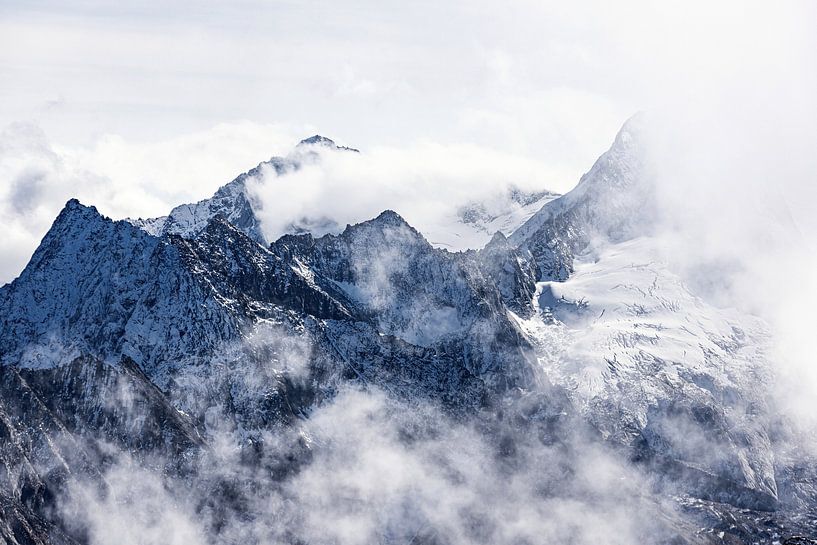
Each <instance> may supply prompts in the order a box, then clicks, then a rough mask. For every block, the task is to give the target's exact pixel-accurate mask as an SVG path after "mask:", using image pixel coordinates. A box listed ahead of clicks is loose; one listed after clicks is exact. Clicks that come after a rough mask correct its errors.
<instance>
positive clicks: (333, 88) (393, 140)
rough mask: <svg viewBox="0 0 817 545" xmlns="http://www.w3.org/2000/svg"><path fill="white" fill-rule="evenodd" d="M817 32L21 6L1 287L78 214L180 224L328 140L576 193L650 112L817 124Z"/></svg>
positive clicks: (512, 13)
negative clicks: (450, 153) (190, 212)
mask: <svg viewBox="0 0 817 545" xmlns="http://www.w3.org/2000/svg"><path fill="white" fill-rule="evenodd" d="M124 4H127V5H124ZM815 21H817V9H816V8H815V3H813V2H809V1H806V0H803V1H782V2H773V3H772V2H756V1H738V0H726V1H721V2H696V1H692V2H690V1H666V2H653V1H647V0H644V1H624V2H608V1H602V0H597V1H583V2H582V1H579V2H565V1H532V0H531V1H527V0H515V1H513V0H512V1H506V2H484V1H468V2H440V1H422V0H421V1H415V2H404V1H400V2H396V1H395V2H393V1H371V2H368V1H367V2H363V1H344V2H337V1H332V2H330V1H304V2H301V1H299V2H296V1H256V0H240V1H232V2H215V1H212V2H193V1H188V0H181V1H175V2H174V1H167V0H139V1H131V2H108V1H102V0H86V1H54V0H43V1H36V0H29V1H26V0H5V1H4V2H2V3H0V131H2V134H0V220H2V222H3V224H4V226H5V227H6V233H7V234H6V237H5V239H4V241H2V242H0V250H2V251H3V254H4V256H6V257H5V258H4V260H3V263H2V267H0V269H2V270H0V282H2V281H4V280H8V279H9V278H10V277H11V276H13V275H14V274H16V272H19V269H20V268H21V267H22V265H23V264H24V263H25V261H26V260H27V258H28V256H30V254H31V251H33V249H34V247H35V246H36V243H37V241H38V240H39V238H40V237H41V236H42V234H43V233H44V232H45V230H46V229H47V227H48V225H49V224H50V221H51V220H52V219H53V217H54V215H56V213H57V212H58V211H59V209H60V207H61V206H62V204H63V203H64V202H65V200H66V199H67V198H69V197H72V196H78V197H79V198H80V199H81V200H83V201H84V202H88V203H89V204H96V205H98V207H99V208H100V210H101V211H102V212H104V213H106V214H108V215H111V216H113V217H124V216H128V215H133V216H150V215H160V214H163V213H166V212H167V210H168V209H169V207H170V206H172V205H174V204H178V203H181V202H186V201H191V200H196V199H200V198H203V197H206V196H207V195H208V194H210V193H212V191H213V190H214V189H215V188H216V187H218V186H219V185H221V184H223V183H225V182H226V181H229V180H230V179H231V178H232V177H233V176H234V175H235V174H237V173H239V172H241V171H244V170H246V169H247V168H250V167H252V166H254V165H255V164H257V163H258V162H259V161H261V160H264V159H267V158H268V157H269V156H271V155H275V154H284V153H286V151H287V150H288V149H289V148H290V147H291V146H292V144H294V143H295V142H297V141H298V140H299V139H300V138H302V137H305V136H308V135H310V134H313V133H316V132H319V133H321V134H324V135H327V136H330V137H332V138H334V139H336V140H338V141H340V142H341V143H344V144H348V145H351V146H354V147H358V148H361V149H363V150H364V151H366V150H373V149H377V148H378V147H380V148H383V147H385V148H388V149H392V150H408V151H406V153H407V154H409V156H416V157H417V160H418V162H422V161H423V150H428V149H434V150H436V151H437V155H439V154H440V153H439V152H440V150H443V151H445V150H447V149H452V150H457V156H458V158H459V159H458V160H460V161H462V162H463V163H474V162H479V161H482V162H483V163H484V167H483V166H481V167H480V168H481V169H482V170H483V171H484V172H486V173H487V174H486V177H488V178H490V177H491V176H493V175H494V174H493V173H494V171H496V175H497V176H500V175H501V174H502V168H503V166H502V164H500V163H504V164H514V165H516V167H514V168H515V169H516V170H513V169H512V171H513V172H515V173H516V174H515V175H518V176H522V177H525V178H526V179H525V180H523V181H524V182H525V184H527V185H539V186H541V187H546V188H549V189H553V190H556V191H566V190H568V189H569V188H570V187H572V186H573V185H574V184H575V183H576V181H577V180H578V178H579V176H580V175H581V174H582V173H583V172H584V171H586V170H587V169H588V168H589V167H590V165H591V164H592V162H593V160H594V159H595V158H596V157H597V156H598V155H599V154H600V153H601V152H602V151H604V150H605V149H606V148H607V147H608V146H609V144H610V142H611V141H612V139H613V136H614V135H615V132H616V131H617V130H618V128H619V127H620V126H621V124H622V123H623V121H624V120H625V119H626V118H627V117H629V116H630V115H631V114H632V113H634V112H636V111H638V110H654V109H663V111H677V115H678V117H679V119H682V118H684V117H686V116H688V115H689V112H694V111H698V110H705V109H707V108H710V109H717V108H724V107H725V108H726V109H729V108H731V107H732V106H735V105H736V104H739V105H740V106H739V107H738V106H735V107H734V110H735V111H734V112H733V116H732V117H733V119H738V118H746V117H747V116H753V115H754V114H755V112H757V111H758V105H761V108H760V109H761V110H764V111H763V112H761V113H762V114H763V115H761V116H760V121H759V122H768V119H767V118H766V117H764V116H768V117H770V118H774V119H782V120H783V121H782V122H783V123H784V124H785V126H786V127H792V126H796V125H798V123H804V124H809V125H813V124H814V119H813V118H809V116H810V115H811V114H813V113H814V109H813V106H814V101H813V98H809V97H811V96H813V94H812V92H813V91H814V90H815V86H814V81H815V80H814V65H815V62H814V61H815V54H814V52H815V49H817V44H816V43H815V35H816V34H817V32H815ZM770 82H774V83H773V84H772V83H770ZM746 96H748V97H749V98H748V99H745V97H746ZM766 106H769V107H768V108H766ZM795 132H797V131H795ZM798 134H800V136H802V137H803V138H800V140H803V141H805V140H807V138H805V137H806V136H810V135H812V134H813V133H811V132H808V131H806V132H800V133H798ZM809 149H810V148H809V147H803V149H802V150H794V151H796V152H797V153H799V154H800V155H801V156H803V155H804V154H808V150H809ZM794 151H793V152H794ZM412 154H413V155H412ZM486 157H488V158H490V161H493V162H491V163H489V162H488V159H486ZM483 163H478V164H483ZM520 165H521V166H520ZM520 173H523V174H520ZM429 175H433V172H432V173H431V174H429ZM466 182H467V180H466ZM795 200H798V199H795ZM395 207H397V206H396V205H395ZM801 207H802V204H801Z"/></svg>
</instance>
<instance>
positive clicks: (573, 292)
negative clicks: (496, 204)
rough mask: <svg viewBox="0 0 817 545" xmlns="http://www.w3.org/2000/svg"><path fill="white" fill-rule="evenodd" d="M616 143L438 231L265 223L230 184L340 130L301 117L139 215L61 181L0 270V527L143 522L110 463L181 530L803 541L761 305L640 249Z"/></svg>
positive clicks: (82, 529) (637, 204)
mask: <svg viewBox="0 0 817 545" xmlns="http://www.w3.org/2000/svg"><path fill="white" fill-rule="evenodd" d="M643 146H644V144H643V142H641V141H640V139H639V133H638V121H637V120H636V121H631V122H629V123H628V124H627V125H626V126H625V127H624V128H623V129H622V131H621V132H620V133H619V135H618V136H617V137H616V140H615V142H614V144H613V146H612V147H611V149H610V150H609V151H608V152H606V153H605V154H604V155H602V157H601V158H599V160H598V161H597V162H596V164H595V165H594V166H593V168H592V169H591V170H590V171H589V172H588V173H587V174H586V175H585V176H584V177H583V178H582V180H581V181H580V183H579V185H578V186H577V187H576V189H574V190H573V191H571V192H570V193H568V194H567V195H565V196H563V197H560V198H557V199H555V200H550V199H551V198H552V195H551V196H550V197H549V198H548V199H545V202H546V203H545V204H544V206H543V207H542V208H541V210H540V211H539V212H537V213H536V214H534V215H533V216H532V217H530V219H528V220H527V221H526V223H524V225H521V226H518V229H516V230H515V231H514V232H513V233H512V234H511V235H510V236H509V237H505V236H504V235H503V234H502V233H501V232H498V233H497V234H496V235H495V236H494V238H493V239H492V240H491V241H490V243H489V244H488V245H487V246H486V247H485V248H484V249H482V250H480V251H468V252H463V253H451V252H447V251H445V250H440V249H437V248H435V247H433V246H432V245H431V244H430V243H429V242H428V241H427V240H426V239H425V238H424V237H423V235H421V234H420V233H419V232H418V231H417V230H415V229H414V228H413V227H411V226H410V225H409V224H408V223H406V222H405V221H404V220H403V219H402V218H401V217H400V216H399V215H398V214H397V213H396V212H393V211H385V212H383V213H382V214H380V215H379V216H378V217H376V218H374V219H372V220H369V221H366V222H363V223H360V224H357V225H351V226H348V227H347V228H346V229H345V230H343V231H342V232H339V233H338V234H329V235H323V236H318V237H316V236H313V235H312V234H310V233H309V232H305V233H300V234H290V235H285V236H283V237H281V238H279V239H278V240H275V241H267V240H266V239H265V238H264V235H263V232H262V229H261V223H260V221H259V220H258V217H257V216H256V210H257V206H259V204H258V203H254V202H253V200H252V197H251V196H250V195H249V194H248V193H247V189H246V185H245V182H246V180H247V179H249V178H251V177H253V176H257V175H258V173H259V172H260V169H262V168H263V169H272V170H274V171H275V172H276V173H278V174H283V173H285V172H286V171H288V170H291V169H297V168H300V166H299V165H301V164H303V163H304V162H306V161H319V160H320V156H319V154H318V153H317V152H315V151H314V150H315V149H316V148H319V149H324V148H326V149H330V150H331V151H332V152H343V153H355V152H357V150H353V149H351V148H342V147H338V146H336V145H335V144H334V142H332V141H331V140H329V139H327V138H325V137H321V136H314V137H311V138H308V139H306V140H304V141H302V142H301V143H300V144H299V145H298V147H297V148H296V149H295V150H294V151H293V152H292V154H290V155H289V156H288V157H286V158H274V159H272V160H271V161H269V162H268V163H265V164H262V165H263V166H262V165H259V167H258V168H256V169H254V170H251V171H249V172H248V173H246V174H243V175H241V176H239V177H238V178H236V180H234V181H232V182H230V183H229V184H227V185H225V186H224V187H222V188H221V189H220V190H219V191H218V192H217V193H216V194H215V195H214V196H213V197H212V198H211V199H207V200H205V201H201V202H199V203H196V204H193V205H181V206H179V207H176V208H175V209H174V210H173V211H172V212H171V213H170V214H169V215H168V216H166V217H163V218H157V219H152V220H133V221H112V220H110V219H108V218H106V217H104V216H102V215H101V214H99V213H98V212H97V211H96V209H94V208H93V207H88V206H84V205H82V204H80V203H79V202H77V201H75V200H72V201H69V202H68V203H67V204H66V206H65V208H64V210H63V211H62V212H61V213H60V215H59V216H58V217H57V219H56V220H55V221H54V224H53V226H52V228H51V230H50V231H49V232H48V234H47V235H46V236H45V238H44V239H43V241H42V243H41V245H40V247H39V248H38V249H37V251H36V252H35V254H34V255H33V257H32V259H31V262H30V263H29V265H28V266H27V267H26V269H25V270H24V271H23V273H22V274H21V275H20V277H19V278H18V279H16V280H15V281H14V282H12V283H10V284H8V285H6V286H3V287H2V288H0V363H2V366H0V390H2V395H0V436H1V437H2V438H3V443H2V451H0V469H1V470H2V471H0V520H2V524H0V538H2V539H4V540H5V541H6V542H8V543H75V542H76V543H109V542H114V541H111V537H110V535H109V534H107V533H105V529H106V528H107V526H105V524H103V523H102V521H100V520H98V517H95V516H94V515H93V513H92V511H93V509H102V510H103V511H105V510H106V509H109V510H111V512H112V513H114V515H115V513H118V511H116V509H114V507H113V506H116V505H118V506H122V505H124V506H126V512H128V513H129V514H131V515H133V517H135V519H134V520H136V521H137V522H135V523H134V526H133V527H131V528H130V531H132V532H137V533H140V532H141V533H142V534H141V535H143V536H144V539H145V540H146V541H145V542H153V541H152V540H153V538H151V537H150V535H152V534H151V533H150V531H149V529H150V528H160V527H162V526H161V524H160V522H161V520H163V519H162V517H161V516H159V515H156V514H154V515H151V516H147V515H145V516H142V515H141V514H144V513H143V511H142V510H141V509H142V508H143V507H144V508H145V509H147V511H145V512H148V513H152V511H150V509H151V507H150V505H151V504H150V501H151V498H150V497H148V498H147V499H145V498H143V499H142V500H141V503H140V502H139V500H138V498H137V499H134V498H133V497H132V495H129V494H127V493H123V492H121V491H118V489H117V483H119V482H120V480H118V477H119V476H121V475H122V467H123V463H124V462H123V460H125V459H126V460H128V463H127V464H125V465H126V466H127V467H129V468H132V467H136V468H138V472H137V473H136V474H138V475H142V477H139V478H137V477H134V478H137V479H141V480H142V481H144V482H152V481H151V479H156V480H159V481H160V482H161V483H162V485H161V486H160V487H159V488H160V489H161V490H162V493H161V494H158V495H157V496H156V498H154V499H153V500H152V501H154V502H155V505H162V504H161V501H164V500H167V499H168V498H170V499H169V500H167V501H169V502H170V504H172V505H173V506H174V509H180V510H181V511H180V512H182V513H188V511H189V513H188V514H189V515H190V520H191V521H193V522H191V523H190V524H192V525H193V526H192V528H193V529H192V530H191V532H193V534H191V535H194V536H195V539H193V538H191V540H192V541H195V542H203V543H204V542H213V543H218V542H242V543H246V542H259V543H260V542H288V543H323V542H333V543H357V542H367V540H368V541H371V540H372V539H374V537H372V536H379V537H377V539H378V540H379V542H382V543H474V542H486V543H525V542H539V541H537V540H541V542H565V541H569V542H576V543H584V542H590V541H591V537H590V534H587V533H583V532H584V531H583V530H580V528H581V527H583V526H587V525H590V526H594V525H596V526H597V527H599V528H607V526H605V525H606V524H608V523H609V521H610V520H612V519H624V520H626V524H623V523H622V524H619V525H617V526H615V527H614V528H613V527H612V526H611V527H610V528H611V530H610V531H615V532H616V534H615V539H613V541H616V542H620V543H629V542H633V543H635V542H644V541H645V540H646V541H647V542H666V543H670V542H672V543H723V542H731V543H740V542H752V541H757V542H772V541H773V540H778V541H781V542H784V541H782V540H786V539H789V542H790V543H795V542H797V541H791V539H794V537H793V536H795V535H801V537H802V539H803V540H804V541H802V542H804V543H805V542H808V541H807V539H808V535H809V532H811V534H810V535H811V537H814V532H813V525H810V524H809V520H810V519H809V517H810V516H811V515H809V513H812V514H813V513H814V510H815V508H817V500H815V497H814V490H815V489H816V485H815V483H817V479H815V478H814V475H813V474H814V471H813V470H809V469H808V468H809V467H813V465H810V462H809V460H808V459H807V458H806V457H805V455H799V454H797V453H793V450H792V448H791V446H792V445H795V444H796V438H795V437H794V436H793V435H792V433H793V432H790V431H788V429H787V428H786V427H785V425H783V424H781V423H780V421H779V419H778V418H777V417H776V416H775V412H774V407H773V406H772V405H770V404H769V402H768V400H767V399H766V394H765V392H764V388H763V384H764V383H765V382H766V381H767V380H768V377H769V376H770V372H771V370H770V366H769V364H768V361H767V360H766V356H765V352H764V350H765V347H766V343H767V340H768V333H767V332H766V328H765V326H764V324H763V323H762V322H760V321H759V320H757V319H756V318H753V317H748V316H743V315H740V314H739V313H737V312H734V311H725V310H722V309H717V308H715V307H712V306H709V305H707V304H706V303H705V302H703V301H701V300H700V299H698V298H696V297H694V296H693V295H692V294H690V293H689V292H688V291H687V290H686V288H685V287H684V286H683V283H682V282H680V280H679V279H678V277H677V276H676V275H675V274H674V273H673V271H672V270H670V269H669V268H668V267H667V266H666V264H664V263H662V262H661V260H660V258H659V257H656V255H657V254H656V253H655V252H654V248H652V247H651V245H650V244H651V243H650V240H651V239H650V237H649V235H650V234H651V228H650V225H651V222H652V219H653V217H652V215H651V210H652V209H651V205H650V203H651V198H652V193H651V191H652V190H651V180H650V176H649V172H648V170H647V169H646V167H645V163H644V159H643ZM520 198H523V197H520ZM531 199H532V200H531ZM542 199H543V196H542V195H535V196H533V197H531V198H530V199H527V200H524V199H523V200H524V203H525V205H526V206H527V205H529V204H531V203H535V202H539V201H540V200H542ZM474 209H484V207H483V208H480V207H479V206H476V208H474ZM492 221H493V219H492ZM591 244H592V245H593V248H594V254H593V257H592V259H590V258H588V257H587V256H586V255H585V253H584V252H585V250H586V249H587V248H588V246H590V245H591ZM350 392H353V393H350ZM350 400H353V401H354V402H353V401H350ZM350 441H351V442H350ZM361 447H363V448H364V451H362V452H361V451H360V450H359V449H360V448H361ZM784 450H785V456H783V455H782V452H783V451H784ZM795 450H796V449H795ZM366 452H372V453H378V456H375V457H374V458H367V457H366V455H365V454H366ZM226 453H229V454H226ZM375 458H376V459H375ZM381 460H386V462H382V463H381ZM128 464H130V465H128ZM391 466H395V467H399V468H402V469H401V471H403V472H405V474H409V473H411V471H413V468H419V469H418V471H419V473H418V474H417V476H416V478H415V480H414V481H411V480H410V479H409V481H411V482H406V483H404V484H402V485H401V484H400V483H401V482H402V481H401V479H403V477H402V475H403V473H399V472H398V473H396V474H395V473H390V472H389V471H386V470H384V469H383V468H384V467H391ZM474 467H478V468H480V469H479V471H476V473H474V474H473V476H472V471H474V469H473V468H474ZM600 468H603V469H600ZM134 471H135V470H134ZM383 471H386V472H385V473H383ZM420 474H422V475H424V476H430V477H428V479H426V478H425V477H423V478H420V477H419V475H420ZM337 475H348V478H349V480H348V481H343V482H342V483H337V482H336V481H334V480H333V479H336V478H337ZM384 475H386V477H384ZM476 475H479V478H477V477H476ZM472 477H473V478H472ZM145 479H147V481H145ZM384 479H385V480H384ZM429 479H430V480H429ZM435 479H436V480H435ZM373 480H374V481H377V482H378V483H380V482H381V480H383V483H390V484H378V485H377V486H376V487H375V488H373V489H372V488H367V487H368V486H369V485H370V484H371V483H372V482H373ZM127 482H128V483H130V481H127ZM611 483H615V484H614V485H612V484H611ZM131 484H132V483H131ZM131 484H128V486H127V487H130V486H131ZM127 487H126V488H127ZM89 490H90V492H89ZM83 494H85V495H83ZM117 494H121V495H122V499H121V501H120V500H116V501H113V500H111V498H115V497H116V498H118V497H119V496H118V495H117ZM335 494H337V495H335ZM168 495H169V496H168ZM77 498H85V499H86V500H87V499H88V498H91V499H92V500H93V501H90V503H88V501H86V502H85V503H83V501H78V500H77ZM498 498H505V500H506V505H505V506H502V505H500V504H496V503H495V502H496V501H497V499H498ZM111 501H113V503H110V502H111ZM146 501H147V502H148V503H147V504H145V502H146ZM117 502H118V503H117ZM328 504H331V505H332V506H333V507H332V508H331V509H330V508H329V507H327V505H328ZM146 505H147V507H145V506H146ZM509 506H511V507H509ZM566 506H571V508H570V509H571V510H570V512H569V513H567V512H565V511H563V510H564V509H567V507H566ZM523 507H524V509H523ZM528 508H530V509H532V510H531V511H530V512H528V511H526V510H525V509H528ZM117 509H121V507H119V508H117ZM152 509H154V510H155V509H157V508H156V507H155V506H154V507H153V508H152ZM185 509H186V510H187V511H185ZM508 509H511V511H513V512H511V511H508ZM127 510H130V511H127ZM174 512H175V511H174ZM140 513H141V514H140ZM520 513H521V514H520ZM554 513H555V514H554ZM114 515H111V516H112V517H113V518H115V516H114ZM129 516H130V515H129ZM179 516H181V515H179ZM140 517H141V518H140ZM151 517H153V518H151ZM314 517H317V518H318V519H321V520H320V521H319V522H315V520H313V518H314ZM574 518H575V519H576V521H575V522H568V520H569V519H570V520H572V519H574ZM185 521H186V523H187V522H190V521H187V519H185ZM341 521H343V522H341ZM139 524H142V525H143V526H144V527H140V526H139ZM343 524H348V525H351V526H349V527H352V526H353V527H354V532H357V533H355V536H356V537H350V535H351V534H348V533H343V532H340V530H338V529H339V528H342V527H345V526H343ZM182 526H184V525H181V526H179V525H176V526H174V528H177V529H178V528H179V527H182ZM184 527H185V528H186V527H187V526H184ZM329 527H331V528H334V529H335V530H337V532H336V533H331V532H330V533H326V532H327V531H328V530H327V528H329ZM335 530H333V531H335ZM106 536H107V537H106ZM360 536H363V537H360ZM536 536H539V537H538V538H537V537H536ZM543 536H544V537H543ZM730 540H731V541H730Z"/></svg>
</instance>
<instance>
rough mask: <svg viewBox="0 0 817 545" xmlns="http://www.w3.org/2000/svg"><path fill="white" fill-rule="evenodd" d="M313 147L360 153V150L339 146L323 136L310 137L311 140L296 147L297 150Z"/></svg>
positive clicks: (302, 141) (305, 140)
mask: <svg viewBox="0 0 817 545" xmlns="http://www.w3.org/2000/svg"><path fill="white" fill-rule="evenodd" d="M311 146H322V147H325V148H329V149H333V150H343V151H352V152H356V153H357V152H359V151H360V150H357V149H355V148H350V147H346V146H339V145H337V144H336V143H335V141H334V140H332V139H331V138H327V137H325V136H321V135H320V134H316V135H314V136H310V137H309V138H304V139H303V140H301V141H300V142H298V145H297V146H296V149H298V148H303V147H311Z"/></svg>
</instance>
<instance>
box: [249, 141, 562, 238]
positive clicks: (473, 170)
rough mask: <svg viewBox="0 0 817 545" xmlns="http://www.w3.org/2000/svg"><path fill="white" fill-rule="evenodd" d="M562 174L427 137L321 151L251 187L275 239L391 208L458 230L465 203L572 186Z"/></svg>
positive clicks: (429, 228) (418, 223)
mask: <svg viewBox="0 0 817 545" xmlns="http://www.w3.org/2000/svg"><path fill="white" fill-rule="evenodd" d="M560 174H561V173H559V172H555V171H554V170H553V169H551V168H549V167H548V165H546V164H545V163H543V162H540V161H537V160H532V159H528V158H525V157H524V156H520V155H515V154H511V153H505V152H501V151H496V150H492V149H490V148H486V147H484V146H479V145H473V144H440V143H436V142H431V141H423V142H418V143H416V144H413V145H411V146H407V147H399V148H398V147H387V146H378V147H375V148H373V149H371V150H363V152H362V153H360V154H355V153H344V152H334V151H329V150H325V151H321V159H320V161H316V162H313V163H310V164H307V165H305V166H304V167H303V168H301V169H299V170H297V171H294V172H290V173H287V174H285V175H283V176H278V175H277V174H276V173H275V172H274V171H272V170H271V169H267V170H266V171H265V173H264V175H263V176H262V177H261V178H260V179H257V180H254V181H253V182H251V183H250V184H249V186H248V187H249V190H250V192H251V193H252V194H253V195H254V196H255V197H256V198H257V200H258V201H259V202H260V204H261V206H260V209H259V211H258V215H259V217H260V219H261V221H262V228H263V229H264V232H265V235H266V236H267V238H268V239H270V240H274V239H276V238H277V237H279V236H281V235H282V234H284V233H285V232H287V231H288V229H289V228H290V225H291V224H292V223H293V222H294V223H298V222H299V221H300V220H301V219H302V218H307V219H313V220H314V219H318V218H329V219H331V220H332V221H331V222H328V224H327V227H328V229H327V230H335V231H336V230H338V228H340V229H342V226H344V225H346V224H354V223H359V222H361V221H365V220H367V219H370V218H373V217H375V216H377V215H378V214H379V213H380V212H382V211H383V210H387V209H392V210H395V211H396V212H398V213H399V214H401V215H402V216H403V217H404V218H405V219H406V220H407V221H408V222H409V224H411V225H412V226H413V227H415V228H417V229H418V230H420V231H421V232H424V233H429V232H435V231H440V232H445V231H446V229H449V230H450V228H451V227H454V224H455V223H456V221H457V220H456V213H457V210H458V208H459V207H461V206H463V205H466V204H469V203H472V202H486V203H489V204H491V203H494V202H497V201H501V200H502V199H507V191H508V190H509V189H510V188H511V187H518V188H520V189H523V190H527V191H537V190H545V189H553V188H554V187H565V183H564V181H563V179H561V176H560ZM316 234H322V232H321V230H320V229H317V230H316ZM488 236H490V234H489V235H488Z"/></svg>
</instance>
